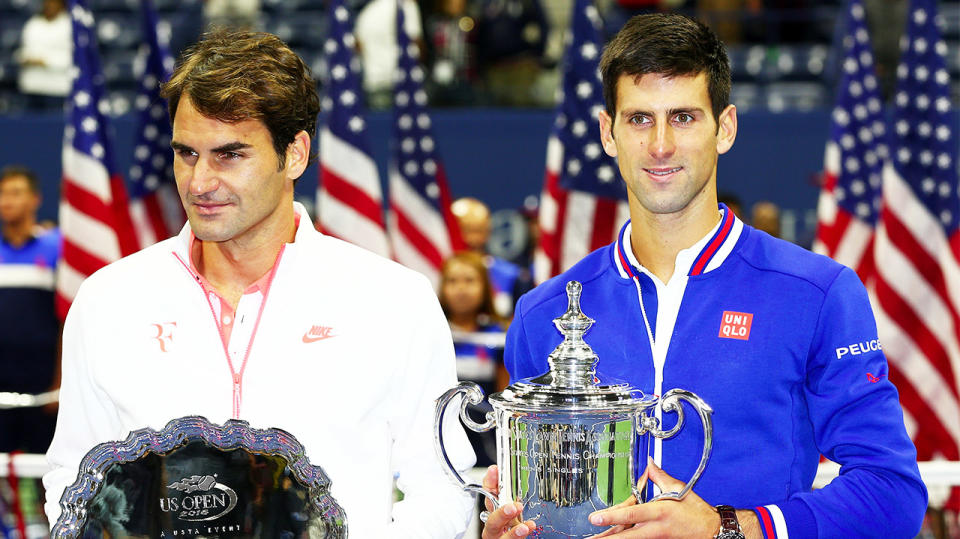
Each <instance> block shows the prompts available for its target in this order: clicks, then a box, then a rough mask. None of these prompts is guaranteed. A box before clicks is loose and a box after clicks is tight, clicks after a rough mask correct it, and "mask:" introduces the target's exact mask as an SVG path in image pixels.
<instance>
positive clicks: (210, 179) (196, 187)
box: [190, 157, 220, 196]
mask: <svg viewBox="0 0 960 539" xmlns="http://www.w3.org/2000/svg"><path fill="white" fill-rule="evenodd" d="M219 185H220V180H219V176H218V175H217V170H216V169H215V168H214V167H212V166H210V162H209V160H208V159H205V158H202V157H201V158H198V159H197V163H196V164H195V165H194V166H193V175H192V177H191V178H190V194H191V195H196V196H200V195H204V194H206V193H209V192H211V191H216V189H217V187H218V186H219Z"/></svg>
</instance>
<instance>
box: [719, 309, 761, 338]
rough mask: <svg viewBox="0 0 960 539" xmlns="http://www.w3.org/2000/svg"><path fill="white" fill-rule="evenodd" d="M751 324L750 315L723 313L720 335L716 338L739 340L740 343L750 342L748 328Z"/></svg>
mask: <svg viewBox="0 0 960 539" xmlns="http://www.w3.org/2000/svg"><path fill="white" fill-rule="evenodd" d="M752 324H753V314H752V313H738V312H735V311H723V318H722V319H721V320H720V335H718V337H723V338H725V339H739V340H741V341H747V340H750V326H751V325H752Z"/></svg>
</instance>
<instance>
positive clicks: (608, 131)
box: [598, 110, 617, 157]
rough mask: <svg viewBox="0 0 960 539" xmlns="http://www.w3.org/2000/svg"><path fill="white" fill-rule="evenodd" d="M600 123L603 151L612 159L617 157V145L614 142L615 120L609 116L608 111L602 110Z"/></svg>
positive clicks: (599, 116)
mask: <svg viewBox="0 0 960 539" xmlns="http://www.w3.org/2000/svg"><path fill="white" fill-rule="evenodd" d="M598 120H599V122H600V143H601V144H602V145H603V151H605V152H607V155H609V156H610V157H616V156H617V143H616V142H615V141H614V140H613V118H611V117H610V115H609V114H607V111H606V110H601V111H600V114H599V115H598Z"/></svg>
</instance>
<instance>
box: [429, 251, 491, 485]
mask: <svg viewBox="0 0 960 539" xmlns="http://www.w3.org/2000/svg"><path fill="white" fill-rule="evenodd" d="M439 298H440V306H441V307H442V308H443V312H444V314H446V316H447V320H448V321H449V322H450V330H451V331H452V332H453V341H454V351H455V352H456V356H457V378H459V379H460V380H461V381H470V382H476V383H477V384H479V385H480V387H481V389H483V392H484V394H485V395H489V394H490V393H492V392H494V391H499V390H501V389H503V388H504V387H506V385H507V380H508V375H507V372H506V369H505V368H504V366H503V337H504V336H503V326H502V325H501V323H500V321H501V318H500V317H499V316H497V313H496V312H495V311H494V309H493V295H492V294H491V287H490V278H489V276H488V275H487V270H486V266H485V265H484V263H483V256H482V255H480V254H478V253H474V252H470V251H464V252H460V253H457V254H455V255H453V256H451V257H450V258H448V259H447V260H446V261H444V263H443V267H442V268H441V276H440V292H439ZM484 334H488V335H484ZM490 409H491V408H490V405H489V404H488V403H486V402H484V403H483V404H482V405H479V406H474V407H471V410H473V411H474V413H475V414H476V416H477V418H479V417H482V415H483V414H485V413H486V412H487V411H488V410H490ZM466 431H467V437H468V438H470V443H472V444H473V449H474V452H476V454H477V466H488V465H490V464H494V463H495V462H496V460H497V441H496V436H495V433H494V432H493V431H488V432H484V433H476V432H473V431H472V430H470V429H466Z"/></svg>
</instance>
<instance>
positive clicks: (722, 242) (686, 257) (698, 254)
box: [613, 204, 743, 279]
mask: <svg viewBox="0 0 960 539" xmlns="http://www.w3.org/2000/svg"><path fill="white" fill-rule="evenodd" d="M719 209H720V214H721V216H720V222H719V223H717V225H716V226H714V227H713V229H712V230H710V232H707V234H706V235H705V236H704V237H703V238H701V239H700V240H699V241H698V242H697V243H695V244H693V245H692V246H690V247H688V248H686V249H683V250H681V251H680V252H679V253H678V254H677V259H676V261H675V262H674V274H677V273H679V274H685V275H687V276H689V277H692V276H696V275H702V274H704V273H708V272H711V271H713V270H715V269H717V268H718V267H720V265H721V264H723V261H724V260H726V259H727V257H728V256H729V255H730V253H731V252H732V251H733V248H734V246H735V245H736V244H737V241H738V240H739V239H740V234H741V233H742V232H743V222H742V221H740V219H737V217H736V216H735V215H734V214H733V212H732V211H730V209H729V208H727V207H726V205H724V204H720V205H719ZM630 230H631V222H630V221H627V222H626V223H625V224H624V225H623V228H622V229H620V233H619V234H617V241H616V242H614V244H613V249H614V251H613V264H614V266H615V267H616V268H617V273H619V274H620V277H622V278H624V279H633V278H634V277H635V276H637V275H639V274H640V273H641V272H642V271H641V270H643V271H646V270H645V268H643V267H642V266H641V265H640V263H639V262H637V259H636V257H635V256H634V254H633V249H632V248H631V247H630ZM647 273H649V272H647Z"/></svg>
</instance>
